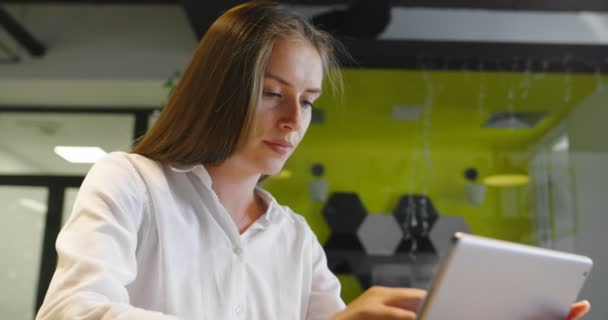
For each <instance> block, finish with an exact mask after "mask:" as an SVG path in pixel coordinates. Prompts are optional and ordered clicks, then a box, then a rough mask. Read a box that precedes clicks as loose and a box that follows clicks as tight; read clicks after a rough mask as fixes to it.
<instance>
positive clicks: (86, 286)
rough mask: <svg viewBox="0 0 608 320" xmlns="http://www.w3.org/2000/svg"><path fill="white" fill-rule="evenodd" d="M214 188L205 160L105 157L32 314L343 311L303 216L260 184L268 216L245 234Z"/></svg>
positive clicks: (321, 315)
mask: <svg viewBox="0 0 608 320" xmlns="http://www.w3.org/2000/svg"><path fill="white" fill-rule="evenodd" d="M211 184H212V181H211V178H210V176H209V174H208V173H207V171H206V170H205V168H204V166H202V165H197V166H190V167H186V168H177V167H172V166H163V165H161V164H160V163H159V162H156V161H153V160H150V159H148V158H146V157H144V156H141V155H138V154H126V153H124V152H114V153H111V154H109V155H107V156H106V157H104V158H102V159H101V160H99V161H98V162H97V163H96V164H95V165H94V166H93V167H92V169H91V170H90V171H89V173H88V174H87V176H86V178H85V180H84V182H83V184H82V186H81V188H80V191H79V193H78V196H77V198H76V201H75V204H74V208H73V211H72V214H71V216H70V218H69V219H68V221H67V222H66V224H65V226H64V227H63V229H62V230H61V232H60V234H59V237H58V238H57V244H56V246H57V253H58V265H57V269H56V271H55V274H54V276H53V279H52V281H51V284H50V287H49V289H48V292H47V295H46V298H45V300H44V304H43V305H42V307H41V309H40V311H39V313H38V315H37V318H36V319H39V320H43V319H184V320H186V319H192V320H206V319H214V320H216V319H251V320H253V319H260V320H271V319H280V320H287V319H289V320H291V319H328V318H330V317H331V316H332V315H333V314H335V313H336V312H338V311H340V310H342V309H343V308H344V303H343V302H342V300H341V299H340V284H339V282H338V280H337V278H336V277H335V276H334V275H333V274H332V273H331V272H330V271H329V269H328V267H327V261H326V258H325V253H324V251H323V249H322V247H321V246H320V244H319V242H318V240H317V238H316V237H315V235H314V233H313V232H312V231H311V229H310V227H309V226H308V224H307V223H306V221H305V220H304V218H303V217H301V216H300V215H297V214H295V213H294V212H292V211H291V210H290V209H289V208H287V207H285V206H280V205H279V204H277V202H276V200H275V199H274V198H273V197H272V196H271V195H270V194H269V193H268V192H266V191H264V190H262V189H260V188H257V189H256V191H257V192H258V194H259V195H261V197H262V198H263V199H264V200H265V201H266V202H267V204H268V210H267V212H266V213H265V214H264V215H262V216H261V217H260V218H259V219H258V220H257V221H256V222H255V223H254V224H252V225H251V226H250V227H249V228H248V229H247V230H246V231H245V232H244V233H243V234H239V231H238V229H237V227H236V225H235V224H234V222H233V221H232V219H231V218H230V216H229V214H228V212H227V211H226V209H225V208H224V207H223V206H222V204H221V203H220V201H219V199H218V198H217V196H216V194H215V193H214V192H213V190H212V189H211Z"/></svg>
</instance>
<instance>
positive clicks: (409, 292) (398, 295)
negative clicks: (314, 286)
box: [332, 287, 426, 320]
mask: <svg viewBox="0 0 608 320" xmlns="http://www.w3.org/2000/svg"><path fill="white" fill-rule="evenodd" d="M425 296H426V291H424V290H419V289H410V288H387V287H371V288H369V289H368V290H367V291H365V292H364V293H363V294H362V295H360V296H359V297H358V298H357V299H355V300H354V301H353V302H351V303H350V304H349V305H348V306H347V307H346V309H344V310H343V311H342V312H340V313H338V314H336V315H335V316H333V318H332V320H357V319H366V320H368V319H369V320H373V319H383V320H393V319H394V320H397V319H399V320H411V319H416V310H418V305H419V304H420V302H422V300H423V299H424V297H425Z"/></svg>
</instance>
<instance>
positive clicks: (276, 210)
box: [255, 187, 294, 223]
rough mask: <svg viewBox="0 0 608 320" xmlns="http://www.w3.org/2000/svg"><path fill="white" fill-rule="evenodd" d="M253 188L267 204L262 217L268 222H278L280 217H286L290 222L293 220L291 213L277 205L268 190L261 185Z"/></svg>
mask: <svg viewBox="0 0 608 320" xmlns="http://www.w3.org/2000/svg"><path fill="white" fill-rule="evenodd" d="M255 190H256V193H257V194H258V195H259V196H260V197H261V198H262V200H264V202H266V205H267V209H266V214H265V215H264V219H266V220H267V221H268V222H272V223H278V222H279V221H281V219H282V218H285V217H287V219H289V220H290V221H291V222H294V220H293V218H292V217H291V215H290V214H288V213H287V212H286V209H285V208H283V207H282V206H281V205H279V203H278V202H277V200H276V199H275V198H274V197H273V196H272V195H271V194H270V192H268V191H266V190H264V189H262V188H261V187H256V188H255Z"/></svg>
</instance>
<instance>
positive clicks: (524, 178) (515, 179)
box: [483, 173, 530, 187]
mask: <svg viewBox="0 0 608 320" xmlns="http://www.w3.org/2000/svg"><path fill="white" fill-rule="evenodd" d="M483 183H484V184H485V185H487V186H490V187H519V186H525V185H527V184H529V183H530V177H529V176H528V175H526V174H516V173H515V174H512V173H508V174H496V175H491V176H488V177H486V178H485V179H483Z"/></svg>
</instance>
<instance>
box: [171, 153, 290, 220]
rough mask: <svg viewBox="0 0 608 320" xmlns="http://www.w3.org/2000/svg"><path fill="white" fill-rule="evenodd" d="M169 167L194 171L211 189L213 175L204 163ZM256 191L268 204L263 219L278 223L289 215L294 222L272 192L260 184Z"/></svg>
mask: <svg viewBox="0 0 608 320" xmlns="http://www.w3.org/2000/svg"><path fill="white" fill-rule="evenodd" d="M169 167H170V168H171V170H173V171H175V172H183V173H188V172H193V173H194V174H196V176H198V177H199V178H200V179H201V181H202V182H203V184H204V185H205V186H206V187H207V188H209V189H211V184H212V181H211V176H210V175H209V172H207V169H206V168H205V166H203V165H202V164H190V165H180V164H173V165H170V166H169ZM255 191H256V193H257V194H258V195H259V196H260V197H261V198H262V200H264V202H265V203H266V205H267V209H266V213H265V214H264V217H263V218H262V219H264V220H265V221H268V222H271V223H278V222H279V221H281V219H282V218H283V217H287V218H288V219H289V220H291V221H292V222H293V221H294V220H293V218H292V217H291V215H289V214H288V213H287V212H286V209H285V208H283V207H282V206H281V205H279V204H278V203H277V201H276V199H275V198H274V197H273V196H272V195H271V194H270V192H268V191H266V190H264V189H262V188H261V187H259V186H258V187H256V188H255Z"/></svg>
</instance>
